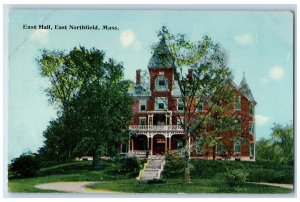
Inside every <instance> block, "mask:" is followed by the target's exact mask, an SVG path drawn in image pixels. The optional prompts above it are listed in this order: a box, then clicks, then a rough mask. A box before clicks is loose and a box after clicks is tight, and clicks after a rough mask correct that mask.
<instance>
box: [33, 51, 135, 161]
mask: <svg viewBox="0 0 300 202" xmlns="http://www.w3.org/2000/svg"><path fill="white" fill-rule="evenodd" d="M37 62H38V65H39V68H40V73H41V76H42V77H45V78H47V79H48V81H49V87H48V88H47V89H46V92H47V95H48V97H49V102H50V103H52V104H54V105H56V106H57V108H58V116H59V117H63V119H61V121H62V125H63V129H62V130H63V131H64V134H65V135H64V136H63V139H62V140H61V141H63V143H64V144H61V145H64V148H63V149H65V150H66V151H67V153H68V157H69V158H74V157H75V156H74V155H76V154H77V155H78V154H80V153H81V154H82V153H84V152H91V153H92V154H93V156H95V158H94V162H93V165H95V166H96V165H97V164H98V163H97V159H99V154H101V153H103V145H107V144H110V145H112V142H116V141H117V142H119V141H120V140H121V139H122V138H123V134H124V133H125V128H127V126H128V121H129V120H130V117H131V104H132V103H131V99H130V97H129V96H128V95H127V90H128V86H129V82H127V81H123V80H122V79H123V66H122V65H121V64H120V63H117V62H115V61H114V60H113V59H105V54H104V52H103V51H100V50H98V49H95V48H92V49H90V50H88V49H85V48H84V47H79V48H77V47H75V48H74V49H72V50H71V51H70V52H69V53H65V52H63V51H49V50H43V51H42V54H41V57H40V58H38V59H37ZM56 135H61V134H58V133H56ZM121 136H122V137H121ZM46 138H47V137H46ZM46 142H47V141H46ZM114 145H115V144H114ZM57 146H58V145H57ZM82 148H85V149H87V150H84V149H82ZM101 151H102V152H101Z"/></svg>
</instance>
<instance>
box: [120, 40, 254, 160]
mask: <svg viewBox="0 0 300 202" xmlns="http://www.w3.org/2000/svg"><path fill="white" fill-rule="evenodd" d="M158 50H165V51H166V52H168V51H169V50H168V47H167V45H166V42H165V40H164V38H162V39H161V41H160V42H159V44H158V45H157V46H156V49H155V50H154V53H153V55H152V57H151V58H150V60H149V63H148V71H149V78H147V79H148V81H145V80H144V79H145V77H143V76H142V75H141V70H136V81H135V83H134V87H133V89H132V91H131V92H130V93H131V96H132V97H133V106H132V108H133V111H134V116H133V119H132V122H131V124H130V126H129V131H130V133H129V136H130V137H129V142H128V145H126V147H125V146H123V149H122V150H123V152H128V153H129V154H132V155H137V156H143V155H146V153H147V154H149V155H165V154H167V153H168V152H173V151H176V150H177V151H181V150H182V148H183V147H184V145H185V141H188V144H189V145H190V147H189V148H192V149H191V150H190V152H191V153H190V154H191V157H192V158H208V159H209V158H212V157H213V156H215V157H216V159H218V158H223V157H224V155H223V153H222V152H223V150H222V148H223V147H222V144H219V145H217V146H216V147H215V148H214V149H212V148H211V149H207V148H206V149H204V148H203V146H202V145H201V139H200V138H197V136H195V137H193V138H192V137H191V138H189V139H188V140H185V139H184V130H183V129H182V127H181V124H180V123H179V122H180V119H179V117H178V113H180V111H182V109H183V107H184V106H183V103H182V102H181V101H180V97H181V94H180V90H179V87H178V84H176V81H175V80H174V62H173V61H172V59H171V58H170V59H167V60H165V61H164V62H162V61H160V60H159V57H158V54H159V53H158ZM190 74H191V75H192V70H189V71H188V75H190ZM142 80H143V81H142ZM231 85H232V90H233V91H234V94H235V104H234V106H235V107H234V109H232V110H233V111H234V113H235V114H236V115H238V116H239V117H241V120H242V122H241V126H242V128H243V130H244V133H243V135H242V137H243V136H245V137H246V136H247V137H248V140H247V141H236V142H232V145H230V151H231V152H230V158H240V159H242V160H254V159H255V151H254V148H255V147H254V143H255V121H254V111H255V109H254V107H255V105H256V102H255V100H254V98H253V95H252V93H251V90H250V88H249V86H248V84H247V82H246V79H245V76H243V79H242V81H241V83H240V85H239V86H237V85H236V84H234V83H233V82H232V84H231ZM142 89H143V90H142ZM205 107H206V106H205V103H203V104H202V105H201V106H200V108H199V109H197V110H198V111H199V113H202V112H204V110H205ZM249 137H250V138H249ZM213 153H215V154H213Z"/></svg>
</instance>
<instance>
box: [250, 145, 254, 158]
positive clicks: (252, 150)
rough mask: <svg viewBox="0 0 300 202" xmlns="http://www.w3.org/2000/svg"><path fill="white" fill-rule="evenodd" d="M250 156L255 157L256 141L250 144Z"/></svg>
mask: <svg viewBox="0 0 300 202" xmlns="http://www.w3.org/2000/svg"><path fill="white" fill-rule="evenodd" d="M250 157H252V158H253V157H254V143H252V144H250Z"/></svg>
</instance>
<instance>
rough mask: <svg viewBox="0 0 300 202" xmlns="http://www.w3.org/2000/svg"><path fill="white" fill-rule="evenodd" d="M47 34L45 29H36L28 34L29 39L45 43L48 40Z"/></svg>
mask: <svg viewBox="0 0 300 202" xmlns="http://www.w3.org/2000/svg"><path fill="white" fill-rule="evenodd" d="M48 36H49V31H48V30H47V29H37V30H34V31H33V32H32V33H31V34H30V39H31V40H33V41H38V42H41V43H45V42H47V40H48Z"/></svg>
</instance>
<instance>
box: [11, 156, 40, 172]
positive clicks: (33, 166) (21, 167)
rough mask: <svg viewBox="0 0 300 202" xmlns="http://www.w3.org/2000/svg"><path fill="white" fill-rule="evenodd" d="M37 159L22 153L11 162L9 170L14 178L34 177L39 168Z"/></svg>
mask: <svg viewBox="0 0 300 202" xmlns="http://www.w3.org/2000/svg"><path fill="white" fill-rule="evenodd" d="M39 163H40V162H39V159H38V158H37V157H36V156H35V155H34V154H32V153H24V154H22V155H21V156H20V157H18V158H15V159H13V160H12V163H11V165H10V169H11V171H12V172H13V175H14V177H34V176H35V175H36V173H37V171H38V170H39V169H40V167H39Z"/></svg>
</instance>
